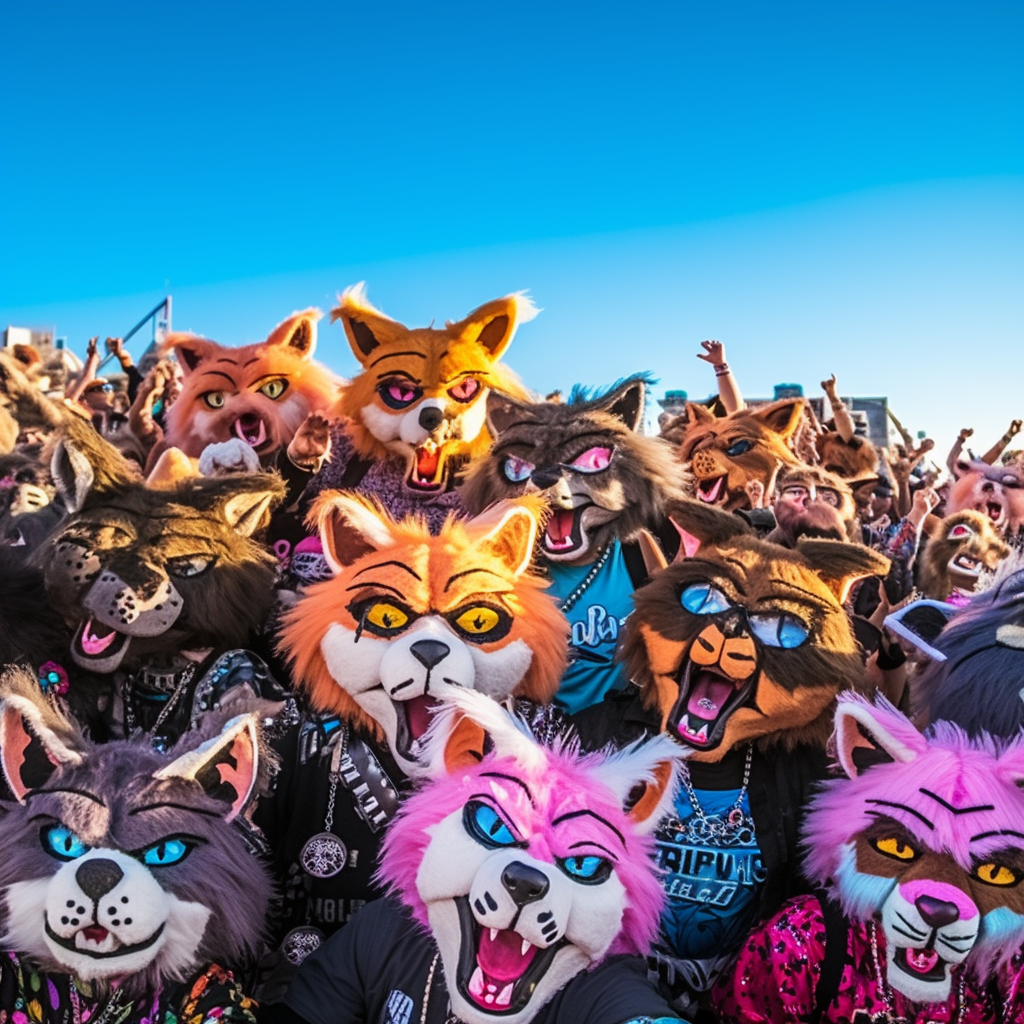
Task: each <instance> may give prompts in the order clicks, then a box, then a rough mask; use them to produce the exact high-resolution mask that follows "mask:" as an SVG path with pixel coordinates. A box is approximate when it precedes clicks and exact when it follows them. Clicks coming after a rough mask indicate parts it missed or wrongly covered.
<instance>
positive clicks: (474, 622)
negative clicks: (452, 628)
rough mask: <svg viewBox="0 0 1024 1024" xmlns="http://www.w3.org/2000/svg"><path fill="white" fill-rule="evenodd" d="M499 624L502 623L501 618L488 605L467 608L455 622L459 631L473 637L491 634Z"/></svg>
mask: <svg viewBox="0 0 1024 1024" xmlns="http://www.w3.org/2000/svg"><path fill="white" fill-rule="evenodd" d="M499 622H501V616H500V615H499V614H498V613H497V612H496V611H495V610H494V609H493V608H488V607H487V606H486V605H480V606H478V607H475V608H467V609H466V610H465V611H464V612H463V613H462V614H461V615H460V616H459V617H458V618H457V619H456V620H455V624H456V625H457V626H458V627H459V629H461V630H464V631H465V632H467V633H469V634H471V635H473V636H478V635H481V634H483V633H490V631H491V630H492V629H494V627H495V626H497V625H498V623H499Z"/></svg>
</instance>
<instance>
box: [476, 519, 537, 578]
mask: <svg viewBox="0 0 1024 1024" xmlns="http://www.w3.org/2000/svg"><path fill="white" fill-rule="evenodd" d="M538 525H539V524H538V510H537V509H536V507H535V506H534V503H532V502H526V501H499V502H496V503H495V504H493V505H492V506H491V507H490V508H488V509H486V510H485V511H483V512H482V513H481V514H480V515H478V516H477V517H476V518H475V519H472V520H471V521H470V522H469V523H467V524H466V526H467V528H468V529H469V530H470V531H471V532H472V533H473V534H474V535H478V536H480V541H479V543H480V544H481V545H482V546H483V547H486V548H488V549H489V550H490V551H491V552H492V553H493V554H494V555H496V556H497V557H498V558H499V559H501V561H502V562H504V563H505V565H507V566H508V567H509V568H510V569H511V570H512V572H513V574H514V575H515V576H522V574H523V573H524V572H526V570H527V569H529V568H530V562H531V560H532V559H533V545H534V542H535V541H536V539H537V529H538Z"/></svg>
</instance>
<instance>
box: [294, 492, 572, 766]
mask: <svg viewBox="0 0 1024 1024" xmlns="http://www.w3.org/2000/svg"><path fill="white" fill-rule="evenodd" d="M540 513H541V507H540V503H539V502H538V501H537V500H536V499H534V500H533V501H530V500H522V501H519V502H511V501H509V502H502V503H499V504H497V505H495V506H493V507H492V508H490V509H488V510H487V512H485V513H484V514H483V515H480V516H477V517H476V518H475V519H468V520H459V519H456V518H454V517H449V518H448V519H447V520H446V521H445V523H444V525H443V526H442V528H441V531H440V533H439V534H438V535H437V536H433V535H431V533H430V530H429V529H428V527H427V524H426V522H425V521H424V520H422V519H420V518H419V517H409V518H407V519H403V520H402V521H401V522H395V521H394V520H393V519H391V517H390V516H388V514H387V513H386V512H385V511H384V509H383V508H382V507H381V506H380V505H378V504H377V503H376V502H374V501H372V500H371V499H365V498H362V497H360V496H358V495H354V494H350V493H345V492H340V491H325V492H324V493H323V494H322V495H321V496H320V498H319V499H318V501H317V503H316V504H315V505H314V507H313V509H312V511H311V513H310V522H311V523H314V522H315V523H316V525H317V528H318V530H319V534H320V540H321V543H322V544H323V550H324V555H325V556H326V558H327V561H328V563H329V564H330V566H331V569H332V570H333V572H334V575H333V576H332V578H331V579H328V580H324V581H322V582H319V583H314V584H311V585H310V586H308V587H306V588H305V590H304V591H303V593H302V594H301V596H300V597H299V599H298V601H297V602H296V603H295V605H294V607H293V608H291V609H290V610H289V611H288V612H286V613H285V615H284V616H283V620H282V623H283V624H282V629H281V643H280V646H281V650H282V652H283V653H284V654H285V655H287V657H288V658H289V659H290V661H291V663H292V665H293V668H294V672H293V675H294V678H295V680H296V682H297V684H298V685H299V686H301V687H303V688H304V689H305V690H306V691H307V693H308V694H309V698H310V700H311V701H312V703H313V705H314V706H315V707H316V708H317V709H319V710H321V711H333V712H335V713H336V714H339V715H341V716H342V717H343V718H345V719H346V720H347V721H349V722H352V723H353V724H354V725H357V726H360V727H361V728H363V729H365V730H368V731H369V732H371V734H373V735H376V736H377V737H378V738H385V739H386V740H387V743H388V746H389V747H390V748H391V752H392V754H393V755H394V757H395V759H396V760H397V762H398V764H399V765H400V766H401V767H402V768H403V770H405V771H406V772H407V773H411V772H412V771H413V769H414V768H415V766H416V761H417V756H418V752H419V747H420V743H421V741H422V738H423V735H424V733H425V732H426V729H427V726H428V725H429V724H430V718H431V711H432V710H433V709H434V708H435V707H436V706H437V704H438V702H439V701H441V700H444V699H445V698H446V697H447V696H449V695H450V694H451V693H452V692H453V691H457V690H462V689H475V690H479V691H481V692H483V693H485V694H486V695H487V696H488V697H491V698H493V699H494V700H499V701H500V700H504V699H505V698H507V697H510V696H516V697H525V698H528V699H530V700H533V701H536V702H538V703H541V704H546V703H549V702H550V700H551V698H552V697H554V695H555V691H556V690H557V689H558V683H559V681H560V679H561V677H562V673H563V671H564V670H565V661H566V656H567V650H568V648H567V645H568V632H569V627H568V624H567V622H566V620H565V616H563V615H562V613H561V612H560V611H559V610H558V605H557V603H556V602H555V600H554V599H553V598H551V597H549V596H548V595H546V594H545V593H544V588H545V587H546V586H547V582H546V581H545V580H544V579H543V578H542V577H540V576H538V575H536V574H535V573H533V572H531V571H530V558H531V554H532V550H533V544H534V540H535V538H536V535H537V530H538V521H539V516H540Z"/></svg>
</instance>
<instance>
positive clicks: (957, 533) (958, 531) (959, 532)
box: [949, 523, 974, 540]
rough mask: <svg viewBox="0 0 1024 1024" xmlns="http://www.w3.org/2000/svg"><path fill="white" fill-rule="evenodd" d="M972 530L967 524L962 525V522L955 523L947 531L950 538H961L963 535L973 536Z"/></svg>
mask: <svg viewBox="0 0 1024 1024" xmlns="http://www.w3.org/2000/svg"><path fill="white" fill-rule="evenodd" d="M973 536H974V531H973V530H972V529H971V528H970V527H969V526H964V524H963V523H957V524H956V526H954V527H953V529H952V530H950V531H949V539H950V540H962V539H963V538H964V537H973Z"/></svg>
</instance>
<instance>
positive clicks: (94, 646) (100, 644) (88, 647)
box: [82, 619, 117, 654]
mask: <svg viewBox="0 0 1024 1024" xmlns="http://www.w3.org/2000/svg"><path fill="white" fill-rule="evenodd" d="M108 628H109V627H108ZM91 629H92V619H89V621H88V622H86V624H85V625H84V626H83V627H82V650H83V651H85V653H86V654H102V653H103V652H104V651H105V650H106V649H107V648H108V647H109V646H110V645H111V644H112V643H113V642H114V637H115V636H117V631H116V630H113V629H111V630H110V632H109V633H107V635H106V636H97V635H96V634H95V633H90V630H91Z"/></svg>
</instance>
